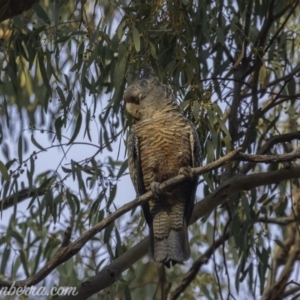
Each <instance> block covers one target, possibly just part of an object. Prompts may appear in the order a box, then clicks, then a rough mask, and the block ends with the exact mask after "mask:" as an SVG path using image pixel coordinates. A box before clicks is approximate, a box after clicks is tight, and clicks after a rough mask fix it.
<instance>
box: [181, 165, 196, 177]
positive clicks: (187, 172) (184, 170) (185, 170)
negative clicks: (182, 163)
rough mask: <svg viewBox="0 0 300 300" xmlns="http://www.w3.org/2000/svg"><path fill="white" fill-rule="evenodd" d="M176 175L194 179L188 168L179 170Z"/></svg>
mask: <svg viewBox="0 0 300 300" xmlns="http://www.w3.org/2000/svg"><path fill="white" fill-rule="evenodd" d="M178 175H184V176H185V177H187V178H189V179H193V177H194V174H193V170H192V168H191V167H190V166H188V167H182V168H180V169H179V172H178Z"/></svg>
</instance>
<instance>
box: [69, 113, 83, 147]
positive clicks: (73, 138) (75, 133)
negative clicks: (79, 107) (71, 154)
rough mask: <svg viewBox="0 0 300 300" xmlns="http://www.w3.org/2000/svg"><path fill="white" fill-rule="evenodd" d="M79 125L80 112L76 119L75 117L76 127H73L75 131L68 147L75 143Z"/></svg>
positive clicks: (80, 121) (80, 119)
mask: <svg viewBox="0 0 300 300" xmlns="http://www.w3.org/2000/svg"><path fill="white" fill-rule="evenodd" d="M81 123H82V114H81V112H80V113H79V115H78V117H77V121H76V126H75V130H74V133H73V136H72V137H71V139H70V141H69V143H68V145H70V144H72V143H73V142H74V141H75V139H76V137H77V135H78V133H79V131H80V128H81Z"/></svg>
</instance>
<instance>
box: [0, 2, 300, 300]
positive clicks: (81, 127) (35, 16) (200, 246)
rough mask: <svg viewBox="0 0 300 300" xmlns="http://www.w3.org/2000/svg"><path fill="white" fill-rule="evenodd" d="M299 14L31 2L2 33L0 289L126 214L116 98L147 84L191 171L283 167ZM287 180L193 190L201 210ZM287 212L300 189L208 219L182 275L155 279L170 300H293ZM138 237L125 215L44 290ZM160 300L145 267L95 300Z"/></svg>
mask: <svg viewBox="0 0 300 300" xmlns="http://www.w3.org/2000/svg"><path fill="white" fill-rule="evenodd" d="M33 2H35V1H33ZM33 2H32V4H33ZM3 3H4V2H3V1H0V5H1V6H4V4H3ZM28 8H29V7H26V9H28ZM3 9H4V8H3V7H2V9H1V8H0V11H4V10H3ZM299 9H300V8H299V4H298V1H296V0H287V1H276V0H269V1H254V0H249V1H229V0H228V1H226V0H216V1H208V0H203V1H192V0H191V1H189V0H181V1H179V0H172V1H159V0H155V1H144V0H137V1H125V0H124V1H123V0H120V1H86V0H76V1H64V0H43V1H39V2H38V3H36V4H34V5H33V6H32V7H31V9H29V10H27V11H25V12H23V13H22V14H19V15H16V16H15V17H14V18H11V16H9V17H10V18H11V19H9V20H7V21H5V22H2V23H1V25H0V35H1V40H0V42H1V44H0V64H1V67H0V90H1V97H0V144H1V156H0V175H1V188H0V195H1V202H0V205H1V218H2V219H3V220H7V222H3V223H6V225H4V224H2V225H0V226H1V235H0V253H1V259H0V280H1V279H2V280H11V281H13V280H20V279H24V278H29V277H31V276H34V275H38V273H37V272H38V271H39V270H40V269H41V266H42V265H45V264H46V262H48V261H50V259H51V257H53V256H54V255H55V253H56V251H60V250H61V244H62V243H64V242H66V244H68V242H69V241H68V237H67V238H66V230H68V229H67V228H68V227H70V228H71V229H72V233H71V242H72V241H74V240H75V239H77V238H79V237H80V236H81V235H82V234H83V233H84V232H86V231H87V230H89V229H90V228H93V226H95V225H96V224H98V223H99V222H100V221H102V220H105V218H106V217H108V216H109V215H110V214H111V212H113V211H115V210H116V208H117V207H119V206H120V205H119V204H120V201H122V204H124V203H125V202H129V201H130V200H132V198H133V197H131V198H130V197H129V196H127V189H128V190H130V189H131V188H128V185H129V184H130V183H129V179H128V174H127V160H126V138H127V131H128V129H129V127H130V126H131V119H130V118H129V117H128V115H127V114H126V112H124V104H123V102H122V96H123V92H124V89H125V87H126V85H127V84H128V83H130V82H131V81H132V80H134V78H135V77H136V76H137V75H138V74H139V71H140V70H141V69H143V68H149V67H151V68H152V69H153V71H154V73H155V74H156V76H158V78H159V79H160V80H161V81H163V82H164V83H166V84H169V85H170V86H171V87H172V88H173V89H174V92H175V93H176V95H177V98H178V100H179V102H180V105H181V108H182V111H183V113H184V114H185V115H186V116H188V117H189V118H190V119H191V120H192V122H193V123H194V124H195V126H196V127H197V130H198V133H199V137H200V140H201V148H202V157H203V164H207V163H210V162H213V161H215V160H217V159H218V158H220V157H222V156H224V155H225V154H226V153H228V152H230V151H231V150H233V149H235V148H237V147H242V149H243V152H246V153H250V154H251V153H252V154H284V153H286V152H290V151H292V149H293V148H295V147H296V145H297V142H295V140H299V139H300V132H299V125H298V112H299V101H298V99H299V74H300V60H299V54H298V52H299V47H300V38H299V37H300V25H299V24H300V23H299ZM23 10H25V7H24V8H22V11H23ZM20 12H21V11H20ZM18 13H19V12H18ZM3 19H5V18H3ZM297 165H298V164H297V162H284V163H282V162H279V163H272V164H268V165H264V164H258V163H253V162H248V163H244V162H243V161H235V162H234V163H230V164H227V165H226V166H224V167H222V168H219V169H218V170H214V171H212V172H209V173H205V174H203V176H202V177H201V179H200V183H199V187H198V198H199V201H200V200H202V199H204V198H205V197H208V196H209V195H210V194H211V193H213V192H214V191H215V190H216V189H217V188H218V187H219V186H220V185H221V184H222V183H223V182H226V180H228V179H230V178H234V177H236V178H237V180H236V184H239V183H238V182H239V181H238V178H240V176H245V175H246V174H260V173H262V172H266V174H267V173H268V172H271V171H276V170H280V169H283V168H293V167H297ZM254 181H255V180H254ZM124 182H125V185H124V184H122V183H124ZM121 184H122V185H121ZM120 186H122V188H123V189H124V190H120ZM131 190H132V189H131ZM120 193H121V194H120ZM128 195H130V192H128ZM132 195H133V194H132ZM299 199H300V198H299V180H298V179H297V178H296V179H293V180H285V178H279V179H278V180H277V181H276V182H273V181H272V182H269V184H266V185H264V186H260V184H259V183H257V185H256V187H255V188H252V189H250V190H244V191H240V192H238V193H236V194H235V195H234V196H232V197H230V199H228V201H227V202H226V203H225V204H224V205H222V206H219V207H217V208H215V209H214V207H212V209H214V210H213V213H211V214H207V215H206V216H205V217H203V218H202V219H201V220H200V221H198V222H197V223H196V224H193V225H191V226H190V233H191V234H190V236H191V242H190V243H191V247H192V257H191V259H190V261H189V262H187V263H186V264H184V265H177V266H175V267H174V268H173V269H171V270H169V271H167V283H166V290H167V292H168V293H169V296H170V297H171V299H175V298H177V297H178V295H177V294H176V289H177V288H178V287H180V286H183V290H182V291H183V293H181V296H180V297H182V299H225V298H227V299H234V297H235V298H236V299H240V296H239V295H241V294H243V293H245V292H247V293H248V295H249V297H250V295H251V296H252V298H253V299H257V297H260V295H263V299H283V298H284V297H286V298H288V297H292V296H291V295H296V293H297V291H299V290H300V289H299V285H293V283H294V282H297V281H299V278H298V275H296V270H297V267H298V266H299V263H298V258H299V254H300V253H299V252H295V251H296V250H297V245H298V244H299V242H300V241H299V233H298V232H299V227H298V225H297V224H298V215H299V214H298V210H299V209H298V208H299ZM24 203H25V204H24ZM6 212H9V214H7V213H6ZM96 233H97V234H96ZM145 235H147V231H146V230H145V226H144V221H143V218H142V217H141V215H140V211H139V209H137V210H133V211H132V213H131V214H130V215H125V216H122V217H121V218H118V219H117V220H115V222H114V223H111V224H110V225H108V226H107V227H106V228H105V229H104V230H103V231H101V233H98V232H95V234H94V235H93V238H92V239H90V241H89V242H88V243H86V244H85V245H84V250H81V251H80V252H78V251H79V250H80V249H78V251H77V252H78V253H77V252H76V253H77V254H76V253H74V254H75V255H74V256H72V257H69V260H68V261H66V262H64V263H62V262H61V263H59V266H57V268H56V271H55V272H52V273H51V274H49V275H48V276H47V277H45V276H44V277H45V278H46V279H45V283H46V284H47V285H48V286H49V285H53V284H56V285H58V286H79V284H80V282H82V281H83V280H84V279H86V278H91V276H94V275H95V274H97V273H98V272H99V271H100V270H101V269H102V268H103V267H104V266H106V265H109V263H110V262H111V261H113V260H114V259H115V258H117V257H122V254H124V253H126V252H127V251H128V250H129V249H130V248H131V247H133V245H135V244H136V242H137V241H141V240H142V239H143V237H144V236H145ZM225 236H226V238H224V239H222V240H221V242H220V243H219V244H218V246H216V241H217V240H218V238H222V237H225ZM212 245H215V246H212ZM211 247H213V248H211ZM206 249H212V251H211V252H209V253H210V254H209V255H207V256H203V255H204V254H203V253H206V252H205V250H206ZM295 249H296V250H295ZM297 251H298V250H297ZM295 253H296V254H295ZM201 254H203V255H202V256H201ZM203 257H204V258H205V257H206V258H207V259H208V260H209V262H208V265H207V266H206V267H203V264H204V263H201V261H200V260H201V258H203ZM292 258H293V259H294V261H292ZM199 259H200V260H199ZM198 260H199V261H200V263H199V262H198V263H199V268H200V267H201V269H200V271H199V272H196V273H195V275H194V276H192V277H191V278H190V279H191V280H190V281H189V282H188V283H185V282H186V281H184V280H183V275H184V274H185V273H186V272H187V270H189V268H192V269H193V266H194V267H195V264H196V263H197V261H198ZM192 269H191V270H192ZM77 270H80V271H79V272H78V271H77ZM44 277H43V278H42V277H40V278H39V280H37V281H35V284H37V283H38V282H40V281H42V280H43V279H44ZM282 278H283V279H282ZM157 285H158V276H157V269H156V266H155V264H154V263H153V262H149V261H148V259H147V258H144V259H142V260H139V261H137V262H136V263H135V264H133V265H131V267H130V268H129V269H128V271H126V272H125V273H124V274H123V275H122V277H120V278H118V280H117V282H116V283H114V284H113V285H111V286H110V287H109V288H107V289H106V290H105V291H104V292H101V293H98V294H95V295H94V296H92V297H91V299H114V298H116V299H121V298H126V299H130V298H133V299H136V298H142V299H148V298H149V299H150V298H151V299H152V298H153V295H154V294H155V291H156V288H157ZM0 286H3V284H1V281H0ZM97 291H99V290H97ZM276 295H277V296H276ZM147 297H148V298H147ZM276 297H278V298H276ZM295 297H297V296H295ZM82 299H83V298H82ZM84 299H86V298H84ZM294 299H296V298H294Z"/></svg>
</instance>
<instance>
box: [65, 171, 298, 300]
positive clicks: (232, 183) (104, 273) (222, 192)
mask: <svg viewBox="0 0 300 300" xmlns="http://www.w3.org/2000/svg"><path fill="white" fill-rule="evenodd" d="M293 178H300V167H297V168H285V169H281V170H278V171H273V172H266V173H260V174H251V175H238V176H235V177H233V178H231V179H229V180H227V181H224V183H223V184H222V185H221V186H220V187H219V188H218V189H217V190H216V191H215V192H214V193H212V194H211V195H209V196H207V197H205V198H204V199H203V200H202V201H200V202H199V203H197V204H196V205H195V207H194V211H193V215H192V218H191V222H190V224H192V223H194V222H196V221H197V220H199V219H200V218H201V217H203V216H204V215H206V214H208V213H210V212H211V211H213V210H214V209H215V208H216V207H217V206H219V205H220V204H222V203H224V202H225V201H226V200H227V199H228V198H229V197H231V196H232V195H234V194H235V193H237V192H240V191H242V190H251V189H253V188H256V187H259V186H263V185H266V184H276V183H279V182H280V181H283V180H289V179H293ZM145 240H146V239H144V240H142V241H141V242H139V243H138V244H137V245H136V246H135V247H134V248H132V249H130V250H128V251H127V252H126V253H124V254H123V255H121V256H119V257H118V258H117V259H116V260H114V261H113V262H112V263H111V264H110V265H108V266H106V267H105V268H103V269H102V270H101V271H100V272H99V273H98V274H97V275H96V276H93V277H91V278H89V279H88V286H87V287H86V286H85V282H83V283H82V284H80V285H79V286H78V296H64V297H60V298H59V299H60V300H71V299H72V300H85V299H87V298H88V297H90V296H91V295H92V294H94V293H96V292H99V291H101V290H103V289H105V288H107V287H108V286H110V285H111V284H113V283H114V282H115V281H116V279H117V278H118V276H120V275H121V273H122V272H123V271H124V270H126V269H127V268H128V267H129V266H130V265H132V264H133V263H135V262H136V261H138V260H139V259H140V258H141V257H142V256H144V255H145V254H146V253H147V243H145ZM147 240H148V238H147ZM128 257H130V259H132V260H131V263H130V264H128V263H127V258H128ZM111 271H112V272H113V276H109V274H111V273H110V272H111ZM91 290H93V293H91Z"/></svg>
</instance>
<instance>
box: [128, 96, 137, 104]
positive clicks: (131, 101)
mask: <svg viewBox="0 0 300 300" xmlns="http://www.w3.org/2000/svg"><path fill="white" fill-rule="evenodd" d="M126 102H128V103H134V104H139V103H140V101H139V98H138V97H134V96H131V97H129V98H127V101H126Z"/></svg>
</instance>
